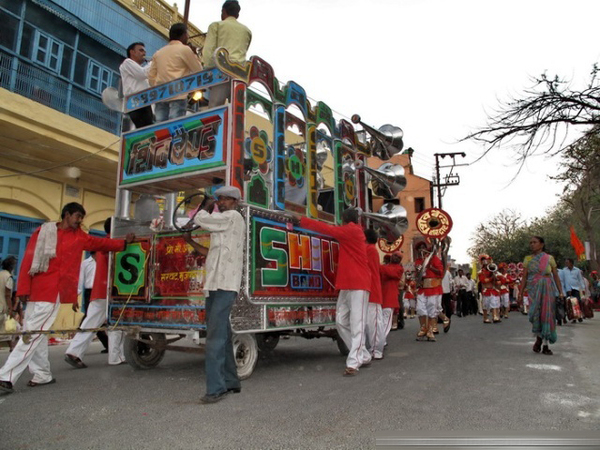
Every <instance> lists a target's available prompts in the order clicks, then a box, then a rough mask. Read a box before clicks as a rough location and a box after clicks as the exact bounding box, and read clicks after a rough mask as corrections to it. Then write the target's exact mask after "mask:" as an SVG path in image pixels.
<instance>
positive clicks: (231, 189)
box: [213, 186, 242, 200]
mask: <svg viewBox="0 0 600 450" xmlns="http://www.w3.org/2000/svg"><path fill="white" fill-rule="evenodd" d="M213 195H214V196H215V198H217V197H219V195H222V196H224V197H231V198H235V199H236V200H239V199H240V198H242V193H241V192H240V190H239V189H238V188H236V187H235V186H223V187H220V188H219V189H217V190H216V191H215V192H214V193H213Z"/></svg>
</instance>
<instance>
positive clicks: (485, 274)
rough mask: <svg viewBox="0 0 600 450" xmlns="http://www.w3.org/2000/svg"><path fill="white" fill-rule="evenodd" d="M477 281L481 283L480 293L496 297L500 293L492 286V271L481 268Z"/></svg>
mask: <svg viewBox="0 0 600 450" xmlns="http://www.w3.org/2000/svg"><path fill="white" fill-rule="evenodd" d="M479 282H480V283H481V291H482V292H481V293H482V294H483V295H484V296H485V297H490V296H494V297H497V296H498V295H500V291H498V290H497V289H496V288H495V287H494V283H495V278H494V276H493V275H492V272H490V271H489V270H487V269H481V271H480V272H479ZM486 285H487V286H486Z"/></svg>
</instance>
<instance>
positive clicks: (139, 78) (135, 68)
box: [119, 42, 154, 128]
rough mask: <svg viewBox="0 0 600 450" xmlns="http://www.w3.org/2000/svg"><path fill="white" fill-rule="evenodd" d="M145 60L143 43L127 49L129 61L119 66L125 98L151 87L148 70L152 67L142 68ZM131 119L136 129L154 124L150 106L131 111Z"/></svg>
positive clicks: (136, 43)
mask: <svg viewBox="0 0 600 450" xmlns="http://www.w3.org/2000/svg"><path fill="white" fill-rule="evenodd" d="M145 58H146V48H145V47H144V44H143V43H142V42H134V43H133V44H131V45H130V46H129V47H127V59H125V61H123V63H122V64H121V65H120V66H119V72H120V73H121V85H122V87H123V95H124V96H125V97H127V96H129V95H132V94H135V93H136V92H140V91H143V90H144V89H148V88H149V87H150V84H149V83H148V70H149V69H150V65H149V64H147V65H146V67H142V63H144V61H145ZM129 117H130V118H131V120H132V121H133V123H134V125H135V127H136V128H141V127H145V126H147V125H151V124H152V123H154V116H153V114H152V108H151V107H150V106H144V107H143V108H140V109H136V110H135V111H131V112H130V113H129Z"/></svg>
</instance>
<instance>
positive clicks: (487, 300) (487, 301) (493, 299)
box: [483, 295, 500, 311]
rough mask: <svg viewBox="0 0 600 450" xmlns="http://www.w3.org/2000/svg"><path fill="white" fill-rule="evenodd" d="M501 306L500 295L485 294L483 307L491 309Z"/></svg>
mask: <svg viewBox="0 0 600 450" xmlns="http://www.w3.org/2000/svg"><path fill="white" fill-rule="evenodd" d="M495 308H500V297H498V296H497V295H484V296H483V309H485V310H486V311H489V310H490V309H495Z"/></svg>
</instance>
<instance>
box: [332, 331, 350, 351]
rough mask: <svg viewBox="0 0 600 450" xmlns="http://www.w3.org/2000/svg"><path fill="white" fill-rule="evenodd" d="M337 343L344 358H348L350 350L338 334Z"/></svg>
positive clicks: (336, 335)
mask: <svg viewBox="0 0 600 450" xmlns="http://www.w3.org/2000/svg"><path fill="white" fill-rule="evenodd" d="M335 342H336V344H337V347H338V350H339V351H340V353H341V354H342V356H348V353H350V349H349V348H348V347H346V343H345V342H344V340H343V339H342V338H341V337H340V335H339V334H338V333H337V332H336V334H335Z"/></svg>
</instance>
